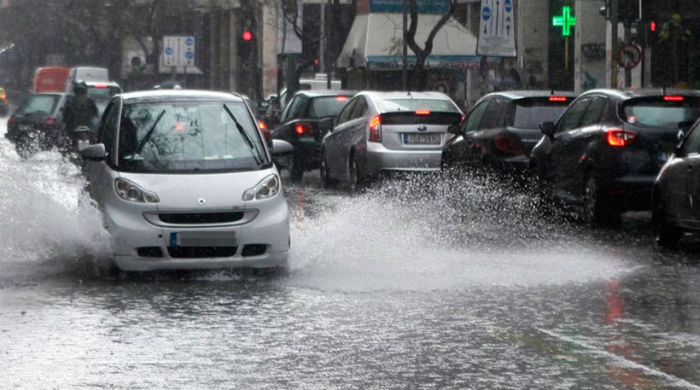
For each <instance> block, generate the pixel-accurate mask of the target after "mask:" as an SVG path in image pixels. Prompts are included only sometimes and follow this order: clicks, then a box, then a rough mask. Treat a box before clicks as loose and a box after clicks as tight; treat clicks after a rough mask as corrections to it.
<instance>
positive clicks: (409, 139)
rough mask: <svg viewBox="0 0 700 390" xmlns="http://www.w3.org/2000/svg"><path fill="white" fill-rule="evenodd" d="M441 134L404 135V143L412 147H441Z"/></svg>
mask: <svg viewBox="0 0 700 390" xmlns="http://www.w3.org/2000/svg"><path fill="white" fill-rule="evenodd" d="M440 138H441V137H440V134H404V135H403V143H405V144H410V145H440Z"/></svg>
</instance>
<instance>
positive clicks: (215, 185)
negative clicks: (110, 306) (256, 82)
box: [81, 90, 289, 271]
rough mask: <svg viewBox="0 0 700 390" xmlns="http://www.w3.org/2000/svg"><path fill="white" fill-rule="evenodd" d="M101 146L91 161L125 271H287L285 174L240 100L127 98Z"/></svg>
mask: <svg viewBox="0 0 700 390" xmlns="http://www.w3.org/2000/svg"><path fill="white" fill-rule="evenodd" d="M96 141H97V143H96V144H93V145H91V146H89V147H87V148H86V149H84V150H83V151H82V153H81V155H82V157H83V159H84V160H85V161H86V168H85V170H86V175H87V177H88V180H89V183H90V184H89V188H90V193H91V195H92V196H93V198H94V199H95V200H96V201H97V203H98V205H99V206H100V208H101V210H102V212H103V215H104V221H105V225H106V227H107V230H108V231H109V233H110V235H111V237H112V241H113V251H114V261H115V263H116V264H117V266H118V267H119V268H120V269H122V270H125V271H152V270H161V269H194V268H196V269H205V268H226V267H255V268H268V267H284V266H286V261H287V253H288V251H289V211H288V208H287V203H286V201H285V199H284V196H283V194H282V188H281V183H280V177H279V173H278V172H277V169H276V168H275V166H274V164H273V163H272V158H271V155H270V151H269V150H268V149H267V146H266V143H265V142H264V140H263V138H262V135H261V134H260V131H259V129H258V127H257V125H256V122H255V119H254V117H253V115H252V113H251V112H250V110H249V109H248V108H247V106H246V105H245V103H244V102H243V100H242V99H241V98H240V97H239V96H237V95H234V94H229V93H219V92H209V91H187V90H155V91H145V92H134V93H125V94H121V95H117V96H115V97H114V98H113V99H112V100H111V101H110V103H109V105H108V106H107V108H106V109H105V114H104V116H103V117H102V122H101V124H100V127H99V130H98V134H97V140H96Z"/></svg>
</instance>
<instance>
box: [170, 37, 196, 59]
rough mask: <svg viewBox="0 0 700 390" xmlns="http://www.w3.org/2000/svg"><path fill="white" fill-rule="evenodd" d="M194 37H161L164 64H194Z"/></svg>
mask: <svg viewBox="0 0 700 390" xmlns="http://www.w3.org/2000/svg"><path fill="white" fill-rule="evenodd" d="M194 53H195V39H194V37H188V36H165V37H163V65H164V66H190V67H191V66H194Z"/></svg>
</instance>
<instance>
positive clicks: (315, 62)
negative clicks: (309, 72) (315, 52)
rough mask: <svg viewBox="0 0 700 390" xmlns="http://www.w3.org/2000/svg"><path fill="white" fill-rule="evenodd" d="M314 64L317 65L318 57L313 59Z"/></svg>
mask: <svg viewBox="0 0 700 390" xmlns="http://www.w3.org/2000/svg"><path fill="white" fill-rule="evenodd" d="M314 65H316V66H318V58H316V59H314Z"/></svg>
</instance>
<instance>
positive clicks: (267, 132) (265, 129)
mask: <svg viewBox="0 0 700 390" xmlns="http://www.w3.org/2000/svg"><path fill="white" fill-rule="evenodd" d="M258 128H259V129H260V131H261V132H262V134H263V136H264V137H265V138H271V137H272V134H270V129H269V128H268V127H267V123H265V122H264V121H258Z"/></svg>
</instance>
